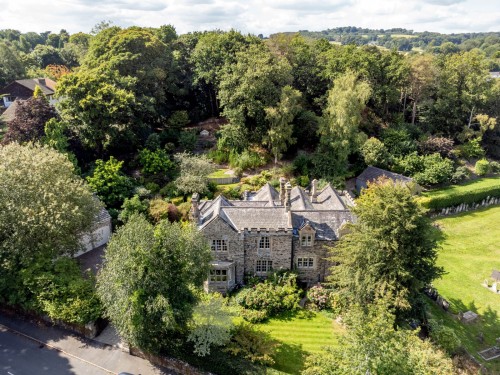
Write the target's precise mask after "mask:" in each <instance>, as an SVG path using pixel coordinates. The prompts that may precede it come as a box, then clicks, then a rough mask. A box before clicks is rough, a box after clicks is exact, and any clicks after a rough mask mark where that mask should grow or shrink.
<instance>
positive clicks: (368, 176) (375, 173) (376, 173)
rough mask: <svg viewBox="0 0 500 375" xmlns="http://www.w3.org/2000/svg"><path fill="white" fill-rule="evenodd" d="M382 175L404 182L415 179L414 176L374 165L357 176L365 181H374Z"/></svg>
mask: <svg viewBox="0 0 500 375" xmlns="http://www.w3.org/2000/svg"><path fill="white" fill-rule="evenodd" d="M382 176H384V177H387V178H389V179H391V180H394V181H401V182H404V183H407V182H412V181H413V179H412V178H410V177H406V176H403V175H402V174H399V173H394V172H390V171H386V170H385V169H381V168H377V167H372V166H369V167H368V168H366V169H365V170H364V171H363V172H362V173H361V174H360V175H359V176H358V177H357V179H359V180H361V181H364V182H372V181H375V180H376V179H378V178H379V177H382Z"/></svg>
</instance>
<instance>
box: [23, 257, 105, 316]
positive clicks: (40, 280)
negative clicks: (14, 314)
mask: <svg viewBox="0 0 500 375" xmlns="http://www.w3.org/2000/svg"><path fill="white" fill-rule="evenodd" d="M20 276H21V279H22V284H21V285H19V288H20V289H21V290H23V291H22V292H21V293H23V294H27V295H31V296H32V297H30V298H28V299H27V300H31V301H33V300H32V298H33V299H35V300H36V302H29V303H27V304H23V307H25V308H28V309H35V310H37V311H41V312H44V313H46V314H47V315H48V316H49V317H50V318H52V319H56V320H62V321H64V322H67V323H76V324H87V323H89V322H91V321H95V320H96V319H97V318H99V317H100V316H101V315H102V313H103V310H102V306H101V303H100V301H99V298H98V297H97V295H96V294H95V288H94V279H93V278H92V277H91V276H90V275H88V276H89V277H88V278H83V277H82V274H81V271H80V268H79V267H78V264H77V263H76V260H74V259H72V258H67V257H63V258H59V259H57V260H55V261H52V260H50V259H39V260H38V261H37V262H34V263H33V264H32V265H31V266H30V267H28V268H26V269H23V270H22V271H21V272H20Z"/></svg>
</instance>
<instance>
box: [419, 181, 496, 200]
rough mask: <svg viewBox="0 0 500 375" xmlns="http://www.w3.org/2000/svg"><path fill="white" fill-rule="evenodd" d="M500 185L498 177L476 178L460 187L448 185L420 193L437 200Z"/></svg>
mask: <svg viewBox="0 0 500 375" xmlns="http://www.w3.org/2000/svg"><path fill="white" fill-rule="evenodd" d="M498 185H500V176H496V177H484V178H478V179H477V180H472V181H469V182H467V183H465V184H460V185H450V186H447V187H445V188H442V189H436V190H430V191H427V192H425V193H422V196H424V197H429V198H431V199H438V198H441V197H445V196H448V195H454V194H459V193H462V192H467V191H469V190H471V189H478V190H479V189H483V188H489V187H494V186H498Z"/></svg>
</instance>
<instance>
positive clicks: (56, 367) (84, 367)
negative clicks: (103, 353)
mask: <svg viewBox="0 0 500 375" xmlns="http://www.w3.org/2000/svg"><path fill="white" fill-rule="evenodd" d="M0 374H1V375H3V374H6V375H28V374H30V375H32V374H78V375H93V374H95V375H109V374H112V372H108V371H105V370H103V369H101V368H98V367H96V366H94V365H91V364H89V363H87V362H84V361H82V360H80V359H78V358H75V357H72V356H69V355H67V354H64V353H61V352H59V351H57V350H55V349H50V348H48V347H47V346H45V345H41V344H39V343H37V342H35V341H33V340H30V339H28V338H26V337H23V336H19V335H17V334H15V333H12V332H9V331H8V330H7V329H6V328H5V327H2V326H0Z"/></svg>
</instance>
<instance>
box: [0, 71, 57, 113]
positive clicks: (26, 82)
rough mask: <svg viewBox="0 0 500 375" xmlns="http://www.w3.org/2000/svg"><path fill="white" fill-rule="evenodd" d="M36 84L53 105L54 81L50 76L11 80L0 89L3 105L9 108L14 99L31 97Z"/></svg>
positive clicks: (54, 101)
mask: <svg viewBox="0 0 500 375" xmlns="http://www.w3.org/2000/svg"><path fill="white" fill-rule="evenodd" d="M36 86H39V87H40V89H41V90H42V92H43V93H44V95H45V96H46V97H47V99H48V100H49V103H50V104H52V105H53V104H54V103H56V100H55V99H54V94H55V91H56V83H55V82H54V81H53V80H51V79H50V78H32V79H20V80H17V81H13V82H11V83H9V84H8V85H7V86H5V87H3V88H2V89H0V97H2V100H3V106H4V107H6V108H9V107H10V105H11V104H12V103H14V102H15V101H16V100H26V99H29V98H31V97H32V96H33V93H34V91H35V87H36Z"/></svg>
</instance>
